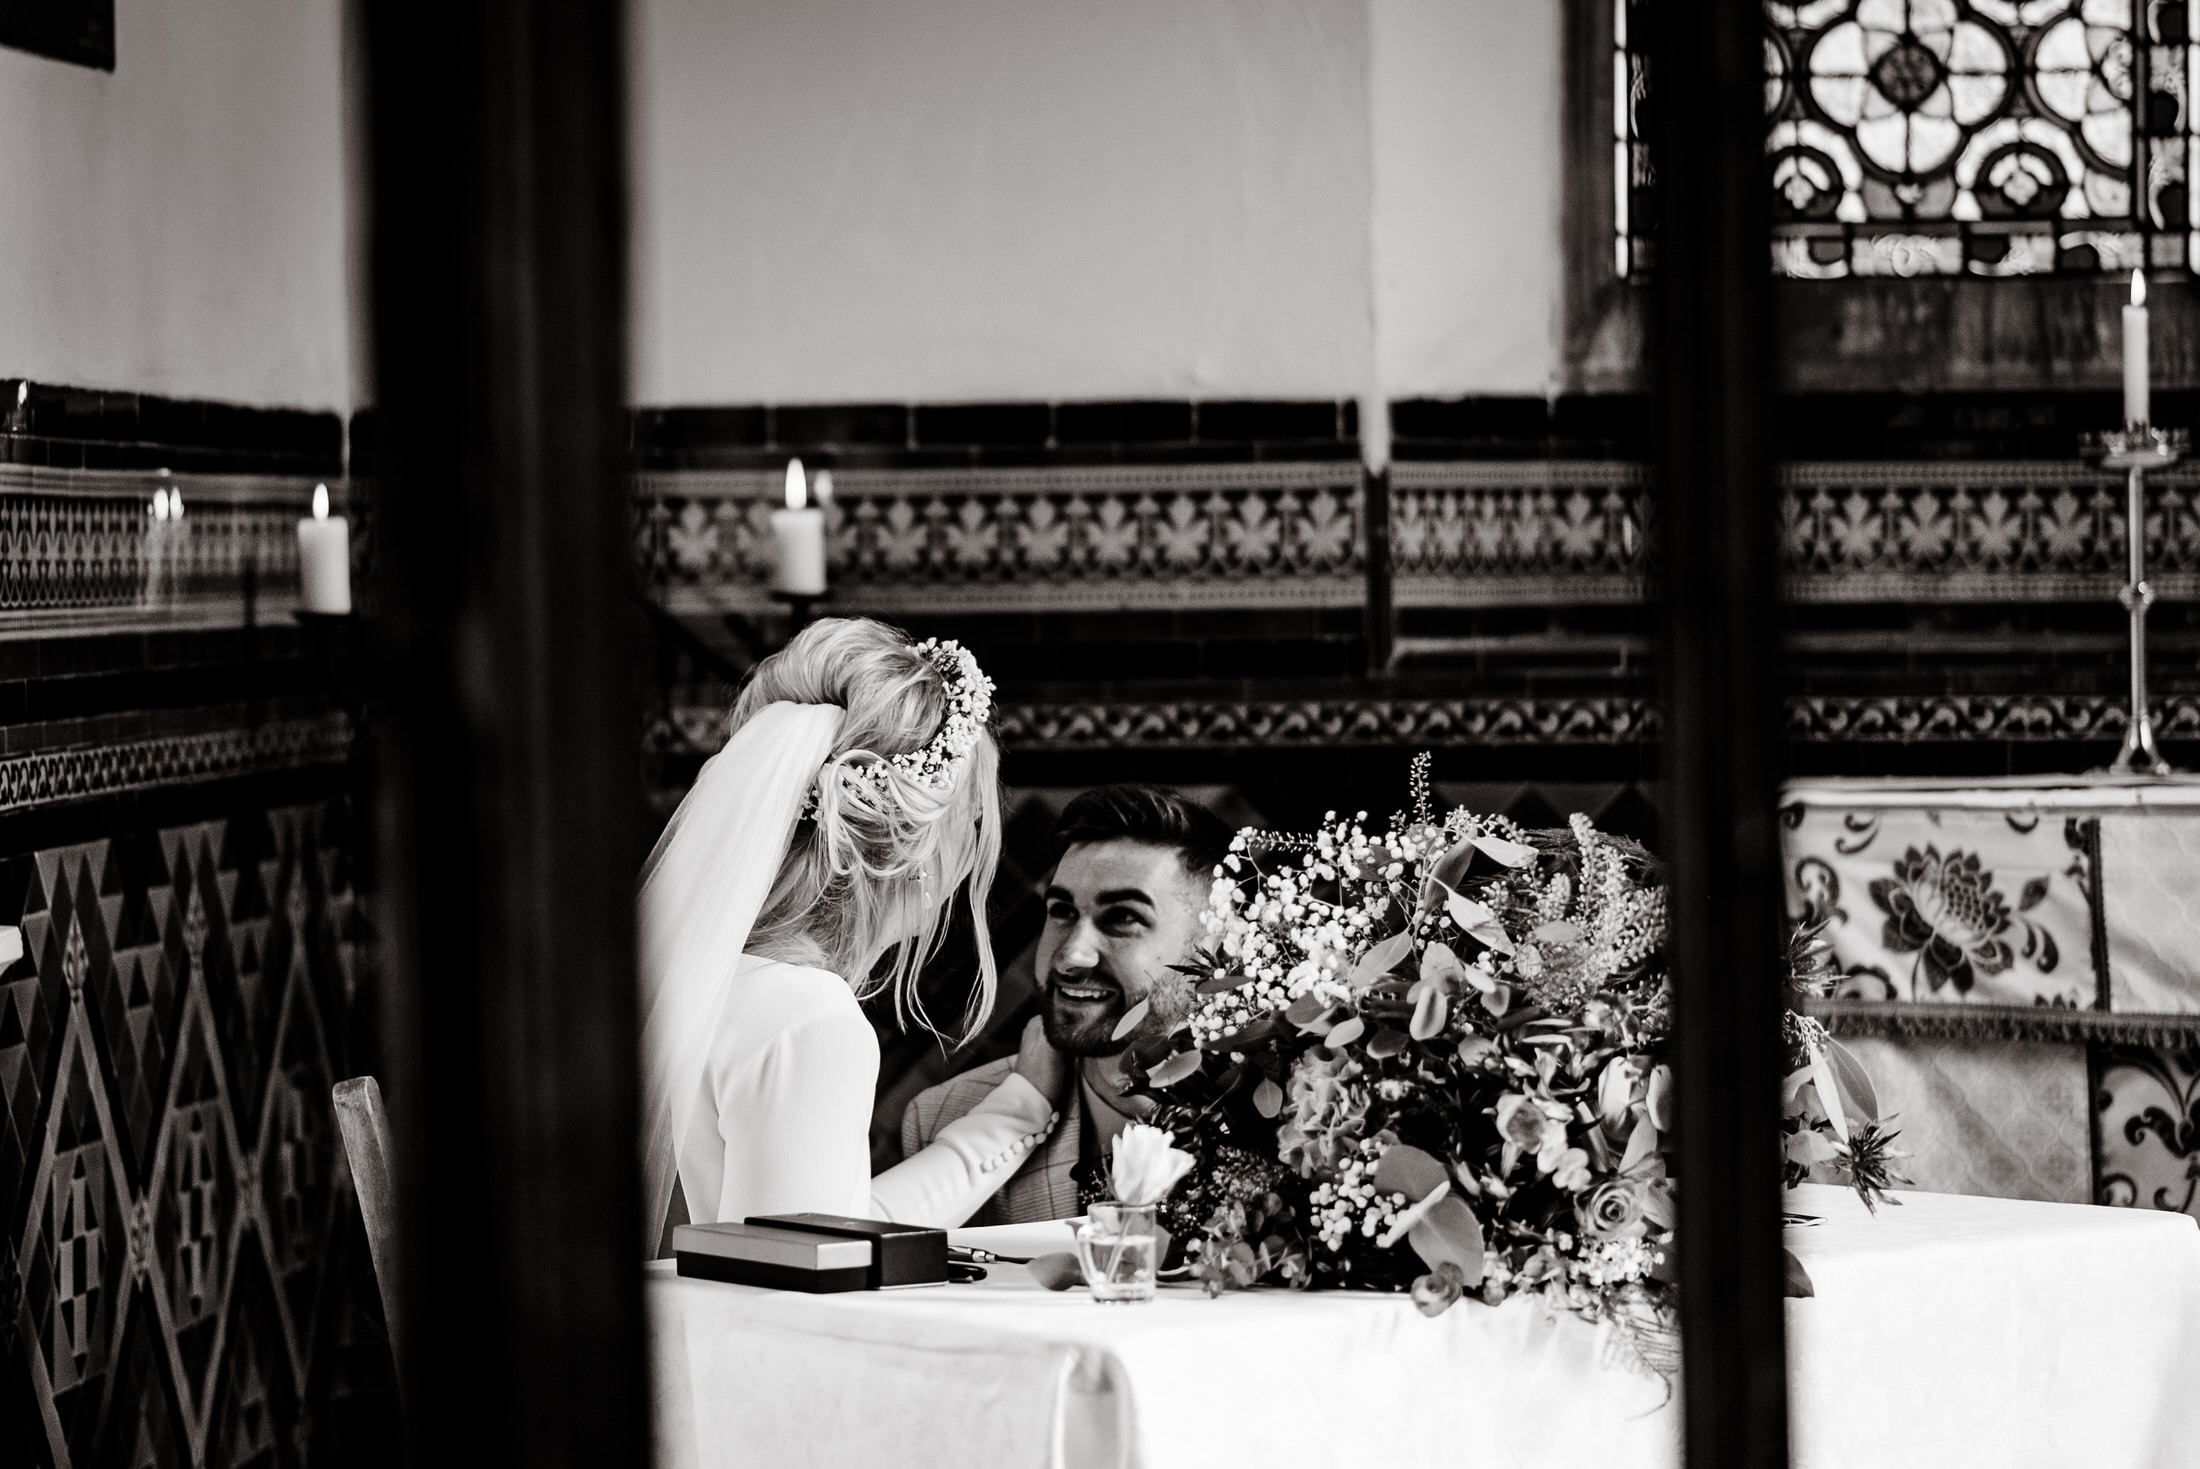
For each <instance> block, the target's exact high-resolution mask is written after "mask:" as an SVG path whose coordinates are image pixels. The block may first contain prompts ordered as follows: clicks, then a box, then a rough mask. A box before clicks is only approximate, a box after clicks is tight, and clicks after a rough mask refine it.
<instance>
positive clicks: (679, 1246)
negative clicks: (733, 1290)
mask: <svg viewBox="0 0 2200 1469" xmlns="http://www.w3.org/2000/svg"><path fill="white" fill-rule="evenodd" d="M672 1253H673V1258H674V1259H675V1260H677V1261H678V1262H679V1263H678V1269H679V1272H680V1274H682V1275H692V1276H696V1277H698V1278H700V1279H703V1280H725V1281H731V1282H732V1283H734V1284H735V1285H762V1286H769V1287H771V1288H772V1289H774V1290H799V1291H808V1292H809V1293H811V1294H812V1295H829V1294H832V1293H834V1292H836V1291H849V1290H867V1289H870V1288H871V1277H872V1275H873V1274H874V1273H875V1268H876V1266H875V1262H876V1261H877V1258H878V1247H877V1246H876V1245H874V1244H872V1243H871V1242H870V1241H869V1240H865V1239H854V1238H849V1237H846V1236H842V1235H830V1234H821V1233H819V1232H818V1231H816V1230H802V1229H779V1228H774V1227H772V1226H770V1225H763V1224H683V1225H681V1226H680V1227H679V1228H677V1229H675V1230H673V1232H672ZM943 1273H944V1272H943Z"/></svg>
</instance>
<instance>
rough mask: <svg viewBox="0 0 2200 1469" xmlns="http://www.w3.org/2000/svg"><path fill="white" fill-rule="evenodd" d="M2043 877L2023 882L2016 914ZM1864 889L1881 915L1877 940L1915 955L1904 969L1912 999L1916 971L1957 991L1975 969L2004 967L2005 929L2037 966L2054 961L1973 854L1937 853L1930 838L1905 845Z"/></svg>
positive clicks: (2007, 961) (2046, 941)
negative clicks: (1888, 870)
mask: <svg viewBox="0 0 2200 1469" xmlns="http://www.w3.org/2000/svg"><path fill="white" fill-rule="evenodd" d="M2047 884H2048V879H2046V878H2045V877H2036V878H2034V879H2032V880H2031V881H2030V882H2028V883H2026V884H2025V885H2024V890H2023V892H2022V893H2021V894H2020V895H2019V897H2018V902H2017V908H2018V913H2019V914H2021V913H2023V912H2025V911H2028V910H2030V909H2032V908H2035V907H2037V906H2039V904H2040V901H2041V900H2042V899H2044V898H2045V897H2046V896H2047ZM1871 895H1872V901H1873V902H1874V903H1876V904H1878V905H1879V909H1880V911H1881V912H1883V913H1885V914H1886V915H1887V921H1886V924H1885V926H1884V927H1883V929H1882V930H1881V933H1880V942H1881V943H1882V944H1883V945H1885V946H1886V948H1887V949H1888V950H1890V951H1891V952H1893V953H1897V954H1915V955H1917V958H1916V959H1915V960H1914V961H1912V964H1911V969H1910V997H1911V998H1912V999H1916V998H1917V980H1918V975H1919V974H1920V973H1922V974H1923V975H1924V977H1925V981H1926V983H1927V984H1928V985H1930V986H1931V988H1932V989H1933V990H1935V991H1938V990H1940V989H1941V988H1942V987H1944V986H1950V985H1952V986H1954V988H1955V992H1956V993H1957V994H1959V995H1963V994H1968V993H1970V990H1971V986H1972V985H1973V984H1974V983H1976V982H1977V978H1978V976H1979V975H1981V974H2000V973H2001V972H2002V971H2003V970H2005V969H2007V968H2009V966H2010V965H2011V964H2013V963H2015V962H2016V951H2014V950H2013V949H2012V947H2011V944H2010V940H2009V938H2008V937H2007V935H2009V934H2010V931H2011V929H2012V928H2015V929H2018V930H2020V931H2021V932H2022V933H2023V935H2024V948H2023V951H2022V952H2023V955H2024V957H2025V958H2027V959H2031V960H2034V961H2035V962H2036V963H2037V964H2038V966H2039V968H2040V969H2041V971H2042V972H2052V971H2053V969H2054V968H2055V966H2056V965H2057V964H2058V963H2059V962H2061V955H2060V953H2059V952H2058V951H2057V949H2056V947H2055V939H2054V936H2053V935H2052V934H2050V933H2048V931H2047V930H2046V929H2044V928H2041V927H2039V926H2038V925H2037V924H2035V923H2033V922H2032V921H2031V920H2030V919H2028V918H2024V917H2021V916H2016V915H2012V914H2011V912H2010V910H2009V904H2008V901H2007V900H2006V899H2004V898H2003V897H2002V895H2001V893H2000V892H1999V890H1997V889H1996V888H1995V886H1994V874H1993V873H1991V872H1987V871H1984V870H1983V869H1982V868H1981V867H1980V865H1979V859H1978V856H1977V854H1976V853H1972V852H1964V851H1960V850H1957V849H1954V848H1951V849H1949V851H1948V853H1947V855H1946V856H1942V855H1941V852H1940V850H1939V848H1937V847H1935V846H1933V845H1931V844H1930V843H1928V844H1927V845H1926V847H1925V849H1924V850H1923V851H1922V852H1920V851H1919V850H1918V849H1917V848H1916V847H1911V848H1909V849H1908V850H1907V851H1905V852H1904V853H1903V854H1902V856H1901V858H1900V859H1898V860H1897V861H1896V862H1895V864H1894V873H1893V875H1892V876H1889V877H1882V878H1879V879H1877V880H1876V881H1874V882H1873V883H1872V885H1871Z"/></svg>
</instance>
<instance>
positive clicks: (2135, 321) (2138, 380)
mask: <svg viewBox="0 0 2200 1469" xmlns="http://www.w3.org/2000/svg"><path fill="white" fill-rule="evenodd" d="M2149 387H2150V385H2149V383H2148V380H2147V278H2146V276H2145V275H2144V274H2143V273H2142V272H2140V271H2136V270H2135V271H2133V272H2132V273H2131V304H2130V305H2129V306H2126V307H2125V308H2124V422H2125V423H2127V424H2134V423H2148V422H2151V421H2152V411H2153V409H2152V405H2151V404H2150V403H2149V402H2148V401H2147V400H2148V396H2149Z"/></svg>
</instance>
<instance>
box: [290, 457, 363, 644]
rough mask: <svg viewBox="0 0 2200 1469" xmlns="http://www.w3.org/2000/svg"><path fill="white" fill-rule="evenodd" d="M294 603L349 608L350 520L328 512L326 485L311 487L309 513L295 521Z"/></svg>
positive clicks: (333, 611)
mask: <svg viewBox="0 0 2200 1469" xmlns="http://www.w3.org/2000/svg"><path fill="white" fill-rule="evenodd" d="M298 606H299V608H300V610H302V611H306V612H319V613H323V614H326V615H329V616H338V617H340V616H342V615H343V614H345V613H347V612H349V611H351V522H350V521H348V520H346V519H344V517H343V516H341V515H331V514H329V513H328V486H327V485H315V486H314V487H313V515H312V517H311V518H310V519H307V520H301V521H299V522H298Z"/></svg>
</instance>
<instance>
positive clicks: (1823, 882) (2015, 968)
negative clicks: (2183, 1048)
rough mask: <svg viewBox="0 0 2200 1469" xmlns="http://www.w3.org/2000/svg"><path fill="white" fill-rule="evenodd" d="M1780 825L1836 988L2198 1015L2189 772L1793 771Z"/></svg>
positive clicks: (2199, 870) (2199, 954)
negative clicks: (2010, 775) (1956, 780)
mask: <svg viewBox="0 0 2200 1469" xmlns="http://www.w3.org/2000/svg"><path fill="white" fill-rule="evenodd" d="M1780 825H1781V854H1782V860H1781V867H1782V869H1783V871H1784V873H1785V876H1786V882H1787V898H1788V910H1789V915H1790V916H1791V917H1793V918H1796V919H1799V920H1803V921H1810V922H1821V921H1822V922H1824V923H1825V925H1826V928H1825V935H1826V937H1827V938H1828V939H1829V940H1831V941H1832V943H1833V946H1834V954H1835V957H1836V959H1837V960H1838V961H1839V963H1840V966H1841V970H1842V982H1841V987H1840V989H1839V991H1838V994H1837V997H1838V998H1841V999H1850V1000H1890V1001H1899V1002H1908V1003H1916V1002H1925V1003H1938V1004H1964V1003H1969V1004H1999V1005H2027V1006H2031V1005H2039V1006H2053V1007H2060V1008H2066V1009H2093V1010H2113V1011H2119V1012H2123V1013H2126V1014H2133V1013H2138V1014H2164V1013H2169V1014H2175V1013H2186V1014H2190V1013H2195V1012H2200V778H2194V777H2174V778H2168V779H2157V778H2143V777H2142V778H2130V777H2114V776H2036V777H2025V778H2020V779H2008V780H1994V781H1978V782H1970V783H1963V784H1950V783H1948V782H1945V781H1924V780H1823V781H1794V782H1791V783H1790V784H1789V785H1788V787H1787V788H1786V790H1785V791H1784V792H1783V794H1782V796H1781V810H1780Z"/></svg>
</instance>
